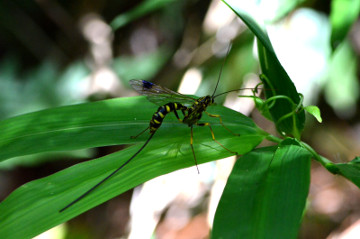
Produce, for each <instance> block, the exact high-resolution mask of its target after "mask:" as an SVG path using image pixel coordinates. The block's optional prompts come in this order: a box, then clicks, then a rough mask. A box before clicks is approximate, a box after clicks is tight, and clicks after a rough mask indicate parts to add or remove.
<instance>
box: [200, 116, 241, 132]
mask: <svg viewBox="0 0 360 239" xmlns="http://www.w3.org/2000/svg"><path fill="white" fill-rule="evenodd" d="M205 113H206V114H207V115H208V116H210V117H213V118H219V121H220V124H221V125H222V127H224V128H225V129H226V130H227V131H229V132H230V133H231V134H233V135H235V136H239V135H240V134H236V133H234V132H232V131H231V130H230V129H229V128H228V127H226V126H225V125H224V124H223V122H222V118H221V116H220V115H213V114H210V113H209V112H206V111H205Z"/></svg>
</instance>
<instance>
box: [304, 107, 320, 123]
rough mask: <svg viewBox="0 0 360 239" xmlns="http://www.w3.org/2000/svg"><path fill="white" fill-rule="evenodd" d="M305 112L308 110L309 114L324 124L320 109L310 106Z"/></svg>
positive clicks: (305, 108)
mask: <svg viewBox="0 0 360 239" xmlns="http://www.w3.org/2000/svg"><path fill="white" fill-rule="evenodd" d="M304 110H306V112H308V113H309V114H311V115H312V116H314V117H315V118H316V120H317V121H318V122H319V123H321V122H322V118H321V112H320V109H319V107H317V106H315V105H309V106H306V107H304Z"/></svg>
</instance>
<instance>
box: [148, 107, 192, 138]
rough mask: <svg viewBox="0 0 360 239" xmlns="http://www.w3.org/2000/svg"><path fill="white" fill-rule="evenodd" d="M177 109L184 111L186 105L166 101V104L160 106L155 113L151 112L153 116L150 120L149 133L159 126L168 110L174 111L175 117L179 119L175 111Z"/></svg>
mask: <svg viewBox="0 0 360 239" xmlns="http://www.w3.org/2000/svg"><path fill="white" fill-rule="evenodd" d="M177 110H181V111H182V112H184V111H185V110H187V107H186V106H184V105H182V104H180V103H168V104H166V105H163V106H160V107H159V108H158V110H157V111H156V112H155V114H153V117H152V119H151V121H150V133H151V134H152V133H154V132H155V131H156V130H157V129H158V128H159V127H160V126H161V124H162V122H163V120H164V118H165V116H166V115H167V114H168V113H170V112H174V113H175V115H176V117H177V118H178V119H179V116H178V114H177V113H176V111H177Z"/></svg>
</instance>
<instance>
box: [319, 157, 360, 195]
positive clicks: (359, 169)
mask: <svg viewBox="0 0 360 239" xmlns="http://www.w3.org/2000/svg"><path fill="white" fill-rule="evenodd" d="M326 169H327V170H329V171H330V172H332V173H336V174H341V175H342V176H344V177H345V178H347V179H349V180H350V181H351V182H353V183H354V184H355V185H356V186H358V187H359V188H360V160H359V157H356V158H355V159H353V160H352V161H351V162H349V163H337V164H331V165H327V166H326Z"/></svg>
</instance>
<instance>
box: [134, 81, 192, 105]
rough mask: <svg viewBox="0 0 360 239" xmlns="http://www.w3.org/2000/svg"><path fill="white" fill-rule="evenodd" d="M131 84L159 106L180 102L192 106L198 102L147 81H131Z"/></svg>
mask: <svg viewBox="0 0 360 239" xmlns="http://www.w3.org/2000/svg"><path fill="white" fill-rule="evenodd" d="M129 83H130V85H131V86H132V88H134V90H136V91H137V92H139V93H140V94H142V95H146V96H147V99H148V100H149V101H150V102H152V103H154V104H157V105H164V104H166V103H169V102H179V103H182V104H188V105H190V104H193V103H194V101H196V99H194V98H191V97H189V96H186V95H182V94H180V93H177V92H175V91H172V90H169V89H168V88H165V87H161V86H159V85H156V84H154V83H151V82H148V81H145V80H130V81H129Z"/></svg>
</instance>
